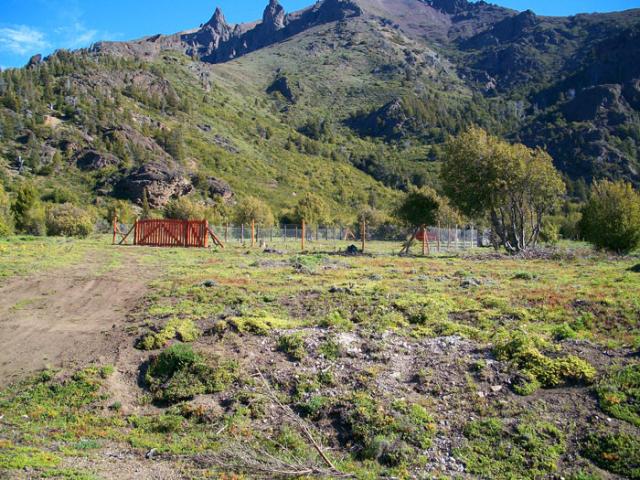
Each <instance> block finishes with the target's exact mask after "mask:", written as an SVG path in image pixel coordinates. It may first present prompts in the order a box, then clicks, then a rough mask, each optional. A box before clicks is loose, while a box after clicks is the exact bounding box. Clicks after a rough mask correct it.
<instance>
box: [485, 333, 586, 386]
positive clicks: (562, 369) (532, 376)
mask: <svg viewBox="0 0 640 480" xmlns="http://www.w3.org/2000/svg"><path fill="white" fill-rule="evenodd" d="M540 346H541V342H540V341H539V340H537V339H536V338H535V337H531V336H530V335H528V334H526V333H525V332H522V331H520V332H516V333H515V334H512V335H511V336H508V337H506V338H503V339H500V340H498V342H497V343H496V345H495V346H494V348H493V353H494V355H495V356H496V358H497V359H498V360H501V361H510V362H512V363H513V364H514V365H515V366H516V367H517V368H518V370H519V371H520V381H519V382H517V383H516V384H515V386H514V390H515V392H516V393H518V394H519V395H530V394H532V393H534V392H535V391H536V390H537V389H538V388H540V387H542V388H553V387H557V386H560V385H589V384H591V383H593V381H594V380H595V376H596V370H595V369H594V368H593V367H592V366H591V364H589V362H587V361H586V360H583V359H581V358H579V357H576V356H574V355H568V356H566V357H560V358H550V357H548V356H546V355H544V354H543V353H542V352H541V351H540V350H539V347H540Z"/></svg>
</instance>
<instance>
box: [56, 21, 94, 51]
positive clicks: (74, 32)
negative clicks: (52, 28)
mask: <svg viewBox="0 0 640 480" xmlns="http://www.w3.org/2000/svg"><path fill="white" fill-rule="evenodd" d="M56 33H57V34H59V35H60V36H61V38H62V42H61V43H62V44H63V45H64V47H65V48H80V47H87V46H89V45H90V44H91V43H92V42H94V41H95V40H96V39H97V37H98V30H93V29H89V28H87V27H85V25H84V24H83V23H82V22H80V21H75V22H73V23H71V24H69V25H68V26H65V27H61V28H58V29H56Z"/></svg>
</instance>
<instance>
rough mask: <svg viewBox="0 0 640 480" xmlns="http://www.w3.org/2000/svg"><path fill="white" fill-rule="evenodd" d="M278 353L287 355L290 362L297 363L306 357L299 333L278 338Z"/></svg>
mask: <svg viewBox="0 0 640 480" xmlns="http://www.w3.org/2000/svg"><path fill="white" fill-rule="evenodd" d="M278 351H279V352H283V353H285V354H287V356H288V357H289V359H290V360H292V361H297V362H299V361H300V360H302V359H303V358H304V357H305V355H306V353H307V352H306V350H305V348H304V337H303V336H302V335H300V334H299V333H293V334H291V335H281V336H280V338H278Z"/></svg>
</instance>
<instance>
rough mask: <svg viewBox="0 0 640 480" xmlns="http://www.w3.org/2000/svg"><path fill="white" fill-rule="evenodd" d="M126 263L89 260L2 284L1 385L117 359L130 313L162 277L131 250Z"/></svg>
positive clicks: (0, 295) (0, 330) (0, 328)
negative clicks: (139, 261) (38, 373)
mask: <svg viewBox="0 0 640 480" xmlns="http://www.w3.org/2000/svg"><path fill="white" fill-rule="evenodd" d="M122 265H126V267H117V268H115V269H105V268H104V260H102V259H87V260H86V261H85V262H81V263H80V264H76V265H73V266H72V267H68V268H63V269H56V270H52V271H46V272H42V273H33V274H30V275H28V276H20V277H14V278H10V279H8V280H6V281H4V283H2V284H0V345H2V348H1V349H0V387H1V386H6V385H8V384H9V383H12V382H13V381H16V380H17V379H20V378H23V377H24V376H25V375H28V374H29V373H32V372H35V371H38V370H41V369H43V368H48V367H50V368H62V367H64V368H65V369H73V367H74V366H83V365H86V364H88V363H91V362H94V361H95V362H99V363H101V364H107V363H114V361H115V360H116V358H117V357H118V354H119V350H120V348H121V346H122V344H123V340H124V339H125V338H126V335H125V333H124V331H123V326H124V324H125V322H126V319H127V314H128V313H129V312H130V311H131V310H132V309H133V308H135V306H136V305H137V303H138V301H139V299H140V298H141V297H142V296H143V295H144V294H145V292H146V291H147V285H148V284H149V282H150V281H151V280H152V279H153V278H155V277H156V276H157V275H158V271H157V269H154V268H152V267H147V266H141V265H138V264H137V262H136V259H135V256H133V255H132V254H131V253H129V252H126V251H125V252H124V253H123V259H122Z"/></svg>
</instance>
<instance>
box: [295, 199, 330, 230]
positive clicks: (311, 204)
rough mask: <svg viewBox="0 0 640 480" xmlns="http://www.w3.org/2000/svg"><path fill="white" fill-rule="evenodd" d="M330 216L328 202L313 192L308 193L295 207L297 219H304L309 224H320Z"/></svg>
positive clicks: (299, 220)
mask: <svg viewBox="0 0 640 480" xmlns="http://www.w3.org/2000/svg"><path fill="white" fill-rule="evenodd" d="M328 216H329V211H328V208H327V204H326V203H325V202H324V200H323V199H322V198H320V197H319V196H317V195H314V194H313V193H307V194H306V195H305V196H304V197H302V198H301V199H300V201H299V202H298V203H297V204H296V206H295V208H294V217H295V219H296V221H298V222H302V221H303V220H304V221H305V223H307V224H308V225H319V224H320V223H323V222H326V221H327V219H328Z"/></svg>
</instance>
